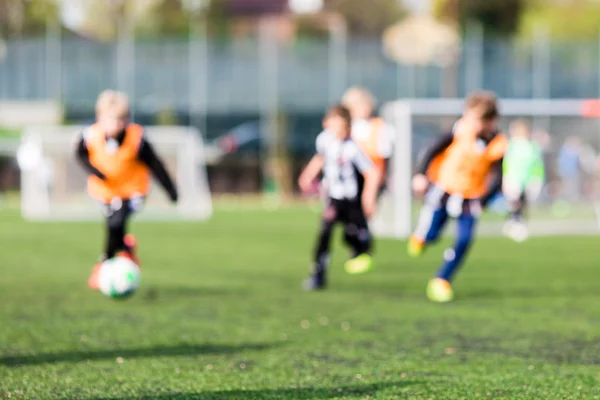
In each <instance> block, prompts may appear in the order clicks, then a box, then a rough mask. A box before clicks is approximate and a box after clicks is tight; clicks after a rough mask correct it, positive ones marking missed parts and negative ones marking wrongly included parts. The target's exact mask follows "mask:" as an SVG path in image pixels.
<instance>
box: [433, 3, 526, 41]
mask: <svg viewBox="0 0 600 400" xmlns="http://www.w3.org/2000/svg"><path fill="white" fill-rule="evenodd" d="M527 3H528V1H527V0H434V4H433V13H434V15H435V16H436V17H438V18H448V19H451V20H452V21H454V22H457V23H458V24H460V26H461V27H463V29H464V28H465V27H466V26H467V25H468V23H469V22H471V21H478V22H479V23H481V24H482V25H483V29H484V30H485V32H486V34H489V35H513V34H515V33H517V32H518V31H519V22H520V20H521V16H522V14H523V12H524V11H525V9H526V7H527Z"/></svg>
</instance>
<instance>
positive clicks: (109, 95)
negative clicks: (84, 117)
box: [96, 90, 129, 118]
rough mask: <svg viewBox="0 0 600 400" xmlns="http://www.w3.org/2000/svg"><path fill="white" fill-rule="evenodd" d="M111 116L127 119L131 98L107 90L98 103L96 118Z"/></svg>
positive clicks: (101, 94) (100, 96)
mask: <svg viewBox="0 0 600 400" xmlns="http://www.w3.org/2000/svg"><path fill="white" fill-rule="evenodd" d="M107 114H108V115H110V116H113V117H116V118H126V117H127V116H128V115H129V98H128V97H127V95H126V94H125V93H122V92H117V91H114V90H105V91H103V92H102V93H100V95H99V96H98V100H97V101H96V116H97V117H100V116H103V115H107Z"/></svg>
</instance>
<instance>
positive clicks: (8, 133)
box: [0, 127, 21, 138]
mask: <svg viewBox="0 0 600 400" xmlns="http://www.w3.org/2000/svg"><path fill="white" fill-rule="evenodd" d="M20 135H21V132H20V131H18V130H15V129H7V128H2V127H0V138H18V137H19V136H20Z"/></svg>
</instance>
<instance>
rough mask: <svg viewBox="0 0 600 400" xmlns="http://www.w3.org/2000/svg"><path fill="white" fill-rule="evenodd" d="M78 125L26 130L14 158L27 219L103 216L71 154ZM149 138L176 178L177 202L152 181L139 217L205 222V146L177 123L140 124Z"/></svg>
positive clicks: (209, 207)
mask: <svg viewBox="0 0 600 400" xmlns="http://www.w3.org/2000/svg"><path fill="white" fill-rule="evenodd" d="M82 129H83V127H81V126H31V127H28V128H26V129H25V131H24V132H23V135H22V138H21V145H20V148H19V151H18V153H17V160H18V162H19V167H20V169H21V209H22V214H23V216H24V217H25V218H26V219H30V220H62V221H78V220H79V221H85V220H96V219H99V218H101V217H102V212H101V211H102V210H101V208H100V206H99V204H98V203H97V202H96V201H95V200H93V199H91V198H90V197H88V195H87V194H86V179H87V176H88V174H87V173H86V171H84V169H83V168H82V166H81V165H80V164H79V163H78V162H77V160H76V157H75V149H76V147H75V146H76V143H77V140H78V139H79V135H80V133H81V131H82ZM144 134H145V135H146V136H147V137H148V140H149V141H150V142H151V143H152V145H153V147H154V149H155V151H156V152H157V153H158V155H159V156H160V157H161V159H162V160H163V162H164V164H165V167H166V169H167V170H168V171H169V173H170V174H171V177H172V178H173V179H174V180H175V181H176V185H177V189H178V192H179V201H178V203H177V205H172V204H171V202H170V199H169V198H168V195H167V194H166V193H165V192H164V190H162V187H160V185H159V184H158V182H153V185H152V190H151V193H150V194H149V196H148V197H147V199H146V202H145V204H144V207H143V210H142V212H141V213H140V214H139V216H137V218H139V219H140V220H178V219H186V220H204V219H207V218H209V217H210V216H211V214H212V202H211V196H210V191H209V187H208V181H207V176H206V165H205V160H204V145H203V142H202V137H201V135H200V133H199V132H198V130H196V129H193V128H188V127H179V126H150V127H146V128H145V133H144Z"/></svg>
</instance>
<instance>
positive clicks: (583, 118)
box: [373, 99, 600, 238]
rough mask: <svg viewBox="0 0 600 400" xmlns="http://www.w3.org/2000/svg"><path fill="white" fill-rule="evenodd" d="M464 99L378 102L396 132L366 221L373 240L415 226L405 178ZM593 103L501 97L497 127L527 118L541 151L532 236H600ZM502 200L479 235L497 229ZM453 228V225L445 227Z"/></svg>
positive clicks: (599, 139) (598, 140) (599, 123)
mask: <svg viewBox="0 0 600 400" xmlns="http://www.w3.org/2000/svg"><path fill="white" fill-rule="evenodd" d="M462 109H463V101H462V100H458V99H430V100H428V99H423V100H410V101H395V102H390V103H388V104H385V105H384V106H383V108H382V110H381V111H382V116H383V118H384V119H386V121H387V122H388V123H390V124H391V125H393V126H394V127H395V130H396V142H395V152H394V156H393V159H392V163H391V167H390V168H391V171H390V177H389V178H390V179H389V182H390V188H389V190H388V191H387V193H386V194H385V195H384V197H383V198H382V201H381V205H380V211H379V214H378V215H377V216H376V218H375V219H374V221H373V230H374V232H375V234H376V235H378V236H384V237H385V236H387V237H398V238H405V237H408V236H409V235H410V232H411V229H412V227H413V226H414V224H415V223H416V219H417V217H418V211H419V209H420V205H421V202H420V200H418V199H413V198H412V196H411V192H410V180H411V177H412V175H413V173H414V170H415V166H416V164H417V162H418V161H419V159H420V156H422V154H423V152H424V150H425V148H426V147H427V146H428V145H430V144H431V143H432V142H433V141H434V140H436V138H437V137H438V136H439V135H440V133H442V132H448V131H450V130H451V127H452V125H453V124H454V122H455V121H456V120H457V119H458V118H459V117H460V115H461V112H462ZM599 110H600V103H599V102H598V101H586V100H531V99H514V100H513V99H510V100H500V113H501V115H502V118H501V123H500V127H501V129H502V130H503V131H504V132H507V130H508V125H509V124H510V122H511V121H513V120H515V119H524V120H526V121H528V122H529V123H530V124H531V126H532V130H533V137H534V140H536V141H538V142H539V143H540V145H541V146H542V149H543V154H544V166H545V172H546V180H545V182H544V187H543V189H542V193H541V195H540V196H539V197H538V198H537V200H536V201H535V202H534V203H533V204H531V205H530V208H529V212H528V219H529V222H528V226H529V231H530V234H531V235H538V236H539V235H585V234H598V233H600V220H599V218H598V216H599V215H600V202H599V199H600V185H599V184H600V179H599V178H600V158H598V151H599V149H600V119H598V118H597V117H598V116H600V114H599V113H598V111H599ZM505 215H506V201H505V200H503V198H502V196H499V197H498V198H497V199H496V201H494V202H493V203H492V204H491V205H490V207H489V210H488V211H487V212H486V213H485V215H484V216H482V218H481V222H480V225H479V227H478V231H479V232H480V233H482V234H486V235H498V234H501V232H502V225H503V223H504V216H505ZM450 229H452V228H450Z"/></svg>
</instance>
